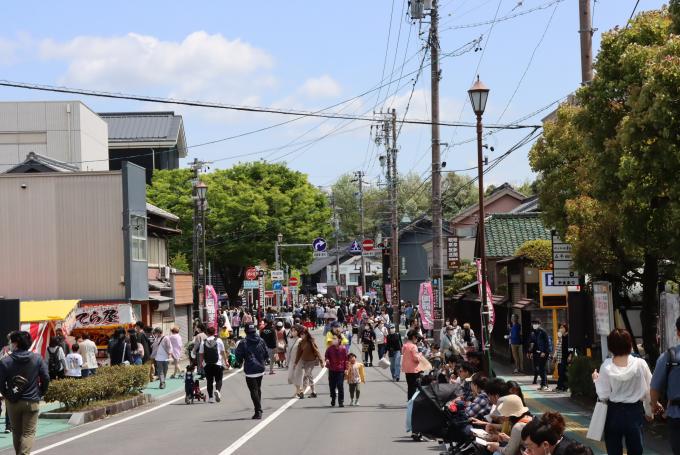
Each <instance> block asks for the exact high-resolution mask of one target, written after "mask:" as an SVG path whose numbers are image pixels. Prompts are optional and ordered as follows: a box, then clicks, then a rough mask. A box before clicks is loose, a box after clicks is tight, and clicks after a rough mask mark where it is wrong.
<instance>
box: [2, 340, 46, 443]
mask: <svg viewBox="0 0 680 455" xmlns="http://www.w3.org/2000/svg"><path fill="white" fill-rule="evenodd" d="M9 341H10V346H11V349H12V353H11V354H10V355H8V356H7V357H5V358H4V359H2V360H0V393H2V395H3V396H4V397H6V398H7V414H8V415H9V420H10V422H11V424H12V438H13V442H14V451H15V452H16V453H18V454H28V453H31V448H32V447H33V440H34V439H35V430H36V427H37V425H38V414H39V413H40V409H39V404H40V400H41V399H42V397H43V396H44V395H45V393H46V392H47V387H48V386H49V383H50V375H49V373H48V371H47V365H46V364H45V362H43V359H42V357H40V356H39V355H38V354H35V353H33V352H30V351H29V350H28V349H29V348H30V347H31V342H32V340H31V334H30V333H28V332H19V331H16V332H12V333H11V334H10V336H9Z"/></svg>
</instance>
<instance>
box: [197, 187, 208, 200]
mask: <svg viewBox="0 0 680 455" xmlns="http://www.w3.org/2000/svg"><path fill="white" fill-rule="evenodd" d="M207 192H208V185H206V184H205V183H203V182H198V183H197V184H196V196H198V199H199V200H200V201H204V200H205V195H206V193H207Z"/></svg>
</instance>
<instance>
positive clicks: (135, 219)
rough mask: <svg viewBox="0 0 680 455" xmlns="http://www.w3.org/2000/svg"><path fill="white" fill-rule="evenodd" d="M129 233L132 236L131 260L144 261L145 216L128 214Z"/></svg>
mask: <svg viewBox="0 0 680 455" xmlns="http://www.w3.org/2000/svg"><path fill="white" fill-rule="evenodd" d="M130 234H131V236H132V260H133V261H146V257H147V256H146V217H144V216H140V215H130Z"/></svg>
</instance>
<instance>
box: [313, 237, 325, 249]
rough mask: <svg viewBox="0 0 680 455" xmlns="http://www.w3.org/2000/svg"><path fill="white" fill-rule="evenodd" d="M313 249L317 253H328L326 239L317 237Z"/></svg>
mask: <svg viewBox="0 0 680 455" xmlns="http://www.w3.org/2000/svg"><path fill="white" fill-rule="evenodd" d="M312 249H314V251H316V252H321V251H326V239H324V238H322V237H317V238H315V239H314V241H313V242H312Z"/></svg>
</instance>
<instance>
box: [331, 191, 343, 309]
mask: <svg viewBox="0 0 680 455" xmlns="http://www.w3.org/2000/svg"><path fill="white" fill-rule="evenodd" d="M331 207H333V229H334V230H335V286H337V287H340V219H339V218H338V207H337V206H336V205H335V194H333V193H331ZM337 287H336V289H337ZM336 294H338V297H340V294H341V292H336Z"/></svg>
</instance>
